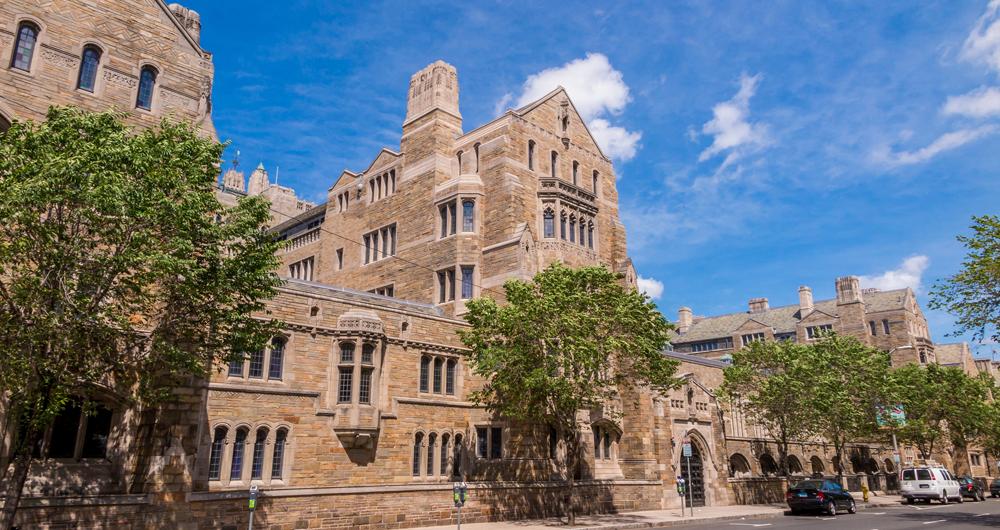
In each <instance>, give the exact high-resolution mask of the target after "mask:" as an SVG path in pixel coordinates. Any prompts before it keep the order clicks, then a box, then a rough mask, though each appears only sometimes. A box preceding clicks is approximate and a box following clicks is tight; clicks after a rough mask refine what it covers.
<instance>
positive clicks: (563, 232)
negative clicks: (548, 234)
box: [559, 212, 566, 241]
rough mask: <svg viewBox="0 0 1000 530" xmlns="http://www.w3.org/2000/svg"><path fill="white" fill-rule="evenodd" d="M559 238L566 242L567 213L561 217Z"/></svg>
mask: <svg viewBox="0 0 1000 530" xmlns="http://www.w3.org/2000/svg"><path fill="white" fill-rule="evenodd" d="M559 238H560V239H562V240H563V241H566V212H563V213H562V215H560V216H559Z"/></svg>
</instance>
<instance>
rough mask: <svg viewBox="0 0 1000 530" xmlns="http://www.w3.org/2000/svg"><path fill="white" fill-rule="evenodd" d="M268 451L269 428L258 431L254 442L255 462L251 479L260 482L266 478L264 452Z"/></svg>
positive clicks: (252, 463)
mask: <svg viewBox="0 0 1000 530" xmlns="http://www.w3.org/2000/svg"><path fill="white" fill-rule="evenodd" d="M265 449H267V427H260V428H259V429H257V436H256V438H255V439H254V442H253V460H252V461H251V464H250V479H251V480H260V479H261V478H262V477H263V476H264V450H265Z"/></svg>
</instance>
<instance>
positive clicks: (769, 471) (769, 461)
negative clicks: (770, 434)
mask: <svg viewBox="0 0 1000 530" xmlns="http://www.w3.org/2000/svg"><path fill="white" fill-rule="evenodd" d="M760 474H761V475H763V476H765V477H773V476H775V475H777V474H778V465H777V464H775V463H774V458H771V455H769V454H767V453H764V454H762V455H760Z"/></svg>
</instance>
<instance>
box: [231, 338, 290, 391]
mask: <svg viewBox="0 0 1000 530" xmlns="http://www.w3.org/2000/svg"><path fill="white" fill-rule="evenodd" d="M287 345H288V339H287V338H286V337H284V336H281V337H275V338H273V339H271V342H270V344H268V346H266V347H265V348H262V349H260V350H257V351H255V352H252V353H250V355H244V356H243V357H242V358H241V359H237V360H235V361H232V362H230V363H229V369H228V371H227V375H228V376H229V377H230V378H232V377H237V378H240V379H261V380H267V381H281V378H282V375H283V372H284V363H285V348H286V347H287ZM265 366H266V367H267V371H266V374H267V377H266V378H265V377H264V376H265V370H264V367H265ZM244 373H245V374H246V375H244Z"/></svg>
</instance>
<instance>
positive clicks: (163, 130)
mask: <svg viewBox="0 0 1000 530" xmlns="http://www.w3.org/2000/svg"><path fill="white" fill-rule="evenodd" d="M222 149H223V147H222V146H221V145H219V144H217V143H216V142H214V141H212V140H210V139H206V138H204V137H202V136H200V135H199V134H198V132H197V131H195V130H193V129H192V128H191V127H190V126H189V125H184V124H172V123H167V122H164V123H162V124H161V125H160V126H159V127H157V128H155V129H150V130H143V131H141V132H136V131H133V130H131V129H130V128H129V127H127V126H125V125H124V124H123V123H122V121H121V116H120V115H116V114H113V113H102V114H88V113H85V112H82V111H79V110H75V109H70V108H53V109H51V110H50V111H49V113H48V115H47V120H46V121H44V122H43V123H39V124H35V123H31V122H21V123H15V124H14V125H13V126H12V127H11V128H10V129H9V130H8V131H7V132H6V133H3V134H0V219H3V223H2V224H0V307H2V309H0V357H2V358H3V360H4V361H3V369H2V370H0V396H2V397H3V399H4V400H5V401H6V407H7V410H6V416H7V420H8V425H7V429H8V430H9V431H10V432H15V433H16V436H15V443H14V447H13V454H12V459H13V463H14V466H13V470H12V471H11V472H10V473H9V476H7V477H5V478H4V480H3V483H4V488H5V490H6V491H5V496H6V503H5V505H4V508H3V512H2V516H0V528H2V529H8V528H10V526H11V525H12V523H13V518H14V514H15V510H16V509H17V506H18V503H19V501H20V495H21V490H22V488H23V485H24V482H25V477H27V475H28V472H29V468H30V465H31V453H32V450H33V448H35V447H37V446H38V444H39V442H40V441H41V436H42V434H43V433H44V432H45V431H46V429H47V428H49V427H50V426H51V425H52V423H53V420H54V418H55V417H56V416H57V415H58V413H59V412H60V411H61V410H62V409H63V408H64V407H65V406H67V405H69V404H75V405H77V406H80V407H82V408H83V409H84V410H85V411H88V410H91V411H92V410H93V407H94V403H95V400H96V399H97V396H98V395H99V394H104V392H110V393H111V394H113V395H116V396H118V397H120V399H122V401H123V403H127V404H128V405H129V406H136V407H140V408H146V407H150V406H152V405H154V404H156V403H157V402H158V401H159V400H162V399H166V398H168V397H169V395H170V391H171V388H173V387H174V386H175V385H177V384H186V383H189V382H190V381H191V378H192V377H204V376H206V375H207V374H208V373H209V371H210V370H211V369H212V368H211V367H212V366H213V362H215V361H220V360H222V361H228V360H231V359H236V358H239V356H240V355H242V353H241V352H245V351H250V350H252V349H256V348H260V347H262V346H263V345H264V344H265V343H266V341H267V340H269V339H270V337H272V336H273V334H274V333H275V331H276V330H277V324H276V323H273V322H265V321H261V320H258V319H255V318H253V317H252V313H253V312H255V311H259V310H262V309H263V303H264V301H265V300H267V299H268V298H270V297H272V296H274V295H275V293H276V287H277V285H278V280H277V278H276V276H275V275H274V274H273V271H274V270H275V269H276V267H277V260H276V258H275V256H274V251H275V250H276V248H277V247H276V245H277V243H275V242H274V241H273V238H271V237H270V236H269V235H268V234H267V232H266V230H265V228H266V222H267V220H268V207H267V205H266V203H265V202H263V201H262V200H257V199H251V200H244V201H241V202H240V204H239V205H238V206H236V207H235V208H232V209H226V208H224V207H223V206H222V205H221V204H220V203H219V202H218V200H217V199H216V198H215V195H214V192H213V189H214V183H215V180H216V175H217V174H218V169H217V167H218V166H217V165H218V163H219V157H220V155H221V153H222Z"/></svg>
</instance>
